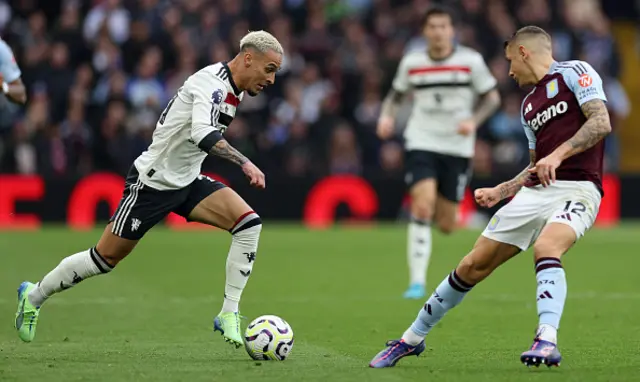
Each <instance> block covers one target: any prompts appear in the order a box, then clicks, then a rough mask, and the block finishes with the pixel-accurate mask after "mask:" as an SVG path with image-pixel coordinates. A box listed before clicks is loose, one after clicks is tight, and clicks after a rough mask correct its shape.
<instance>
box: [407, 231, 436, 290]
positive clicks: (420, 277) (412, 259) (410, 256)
mask: <svg viewBox="0 0 640 382" xmlns="http://www.w3.org/2000/svg"><path fill="white" fill-rule="evenodd" d="M407 239H408V243H407V262H408V264H409V280H410V285H414V284H420V285H425V284H426V282H427V268H428V267H429V259H430V258H431V225H430V224H429V222H427V221H424V220H419V219H415V218H412V219H411V222H410V223H409V234H408V237H407Z"/></svg>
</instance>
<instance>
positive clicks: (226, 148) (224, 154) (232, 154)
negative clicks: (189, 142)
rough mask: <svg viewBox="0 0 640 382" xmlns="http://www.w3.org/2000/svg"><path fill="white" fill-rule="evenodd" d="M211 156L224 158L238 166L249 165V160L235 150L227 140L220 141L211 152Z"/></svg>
mask: <svg viewBox="0 0 640 382" xmlns="http://www.w3.org/2000/svg"><path fill="white" fill-rule="evenodd" d="M209 154H212V155H215V156H219V157H221V158H224V159H226V160H228V161H230V162H233V163H235V164H237V165H238V166H242V165H243V164H245V163H247V162H248V161H249V159H247V157H245V156H244V155H242V154H241V153H240V152H239V151H238V150H236V149H235V148H233V146H231V145H230V144H229V142H227V141H226V140H225V139H221V140H219V141H218V142H217V143H216V144H215V145H214V146H213V147H212V148H211V151H209Z"/></svg>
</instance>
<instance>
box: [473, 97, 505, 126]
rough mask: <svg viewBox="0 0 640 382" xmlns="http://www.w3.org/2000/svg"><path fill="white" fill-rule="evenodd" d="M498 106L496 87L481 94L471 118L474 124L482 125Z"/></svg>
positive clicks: (498, 99)
mask: <svg viewBox="0 0 640 382" xmlns="http://www.w3.org/2000/svg"><path fill="white" fill-rule="evenodd" d="M499 107H500V93H499V92H498V89H493V90H491V91H489V92H488V93H487V94H485V95H484V96H482V98H481V99H480V101H479V102H478V106H477V107H476V111H475V112H474V113H473V120H474V122H475V123H476V126H480V125H482V124H483V123H484V122H485V121H486V120H487V119H489V117H491V116H492V115H493V114H494V113H495V112H496V111H497V110H498V108H499Z"/></svg>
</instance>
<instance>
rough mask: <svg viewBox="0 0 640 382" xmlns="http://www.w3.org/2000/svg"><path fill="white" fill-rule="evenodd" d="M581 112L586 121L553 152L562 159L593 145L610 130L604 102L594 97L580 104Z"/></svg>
mask: <svg viewBox="0 0 640 382" xmlns="http://www.w3.org/2000/svg"><path fill="white" fill-rule="evenodd" d="M582 113H583V114H584V115H585V117H587V121H586V122H585V123H584V124H583V125H582V127H581V128H580V130H578V131H577V132H576V133H575V135H574V136H573V137H571V138H570V139H569V140H568V141H566V142H565V143H563V144H562V145H560V146H559V147H558V148H557V149H556V150H555V152H554V153H555V154H556V155H558V156H560V158H562V160H564V159H567V158H569V157H571V156H573V155H576V154H578V153H581V152H583V151H585V150H588V149H589V148H591V147H593V146H594V145H595V144H596V143H598V142H600V140H602V139H603V138H604V137H606V136H607V134H609V133H610V132H611V121H610V119H609V112H608V111H607V107H606V105H605V104H604V102H603V101H602V100H600V99H594V100H591V101H588V102H585V103H584V104H583V105H582Z"/></svg>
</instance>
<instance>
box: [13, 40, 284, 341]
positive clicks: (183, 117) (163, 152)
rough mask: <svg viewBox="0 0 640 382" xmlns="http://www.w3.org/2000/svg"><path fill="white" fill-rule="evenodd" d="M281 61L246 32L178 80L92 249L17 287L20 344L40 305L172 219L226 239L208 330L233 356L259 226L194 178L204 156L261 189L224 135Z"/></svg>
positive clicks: (219, 188) (216, 188)
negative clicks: (227, 54)
mask: <svg viewBox="0 0 640 382" xmlns="http://www.w3.org/2000/svg"><path fill="white" fill-rule="evenodd" d="M282 56H283V50H282V46H281V45H280V43H279V42H278V41H277V40H276V39H275V37H273V36H272V35H271V34H269V33H267V32H265V31H257V32H251V33H249V34H247V35H246V36H245V37H244V38H242V40H241V41H240V52H239V53H238V55H237V56H236V57H235V58H234V59H233V60H231V61H230V62H228V63H226V62H220V63H217V64H214V65H210V66H207V67H205V68H203V69H201V70H199V71H198V72H196V73H195V74H193V75H192V76H190V77H189V78H188V79H187V80H186V81H185V83H184V85H183V86H182V87H181V88H180V89H178V91H177V93H176V95H175V96H174V97H173V98H172V99H171V101H170V102H169V103H168V105H167V107H166V108H165V110H164V111H163V113H162V114H161V115H160V118H159V120H158V123H157V125H156V129H155V131H154V133H153V141H152V143H151V145H150V146H149V148H148V149H147V151H145V152H143V153H142V154H141V155H140V156H139V157H138V158H137V159H136V160H135V162H134V163H133V166H132V167H131V169H130V171H129V174H128V175H127V178H126V183H125V189H124V193H123V197H122V200H121V201H120V205H119V206H118V208H117V210H116V212H115V214H114V215H113V217H112V218H111V221H110V222H109V224H108V225H107V227H106V229H105V231H104V233H103V234H102V237H101V238H100V240H99V241H98V243H97V245H96V246H95V247H93V248H90V249H87V250H84V251H82V252H79V253H76V254H74V255H71V256H69V257H67V258H65V259H63V260H62V261H61V262H60V264H59V265H58V266H57V267H56V268H55V269H53V270H52V271H51V272H49V273H48V274H47V275H45V276H44V278H42V280H40V281H39V282H38V283H37V284H33V283H30V282H26V281H25V282H23V283H22V284H21V285H20V287H19V288H18V311H17V313H16V320H15V327H16V329H17V330H18V335H19V337H20V338H21V339H22V340H23V341H25V342H30V341H32V340H33V338H34V336H35V331H36V324H37V320H38V316H39V312H40V307H41V306H42V304H43V303H44V302H45V301H46V300H47V299H48V298H50V297H51V296H52V295H53V294H55V293H59V292H62V291H63V290H66V289H69V288H71V287H73V286H75V285H76V284H78V283H79V282H80V281H82V280H85V279H87V278H89V277H92V276H96V275H101V274H105V273H108V272H110V271H111V270H112V269H113V268H114V267H115V266H116V265H117V264H118V263H119V262H120V261H121V260H122V259H124V258H125V257H126V256H127V255H128V254H129V253H131V251H132V250H133V249H134V248H135V246H136V244H137V243H138V241H139V240H140V239H141V238H142V236H143V235H144V234H145V233H146V232H147V231H148V230H149V229H151V228H152V227H153V226H155V225H156V224H157V223H159V222H160V221H161V220H162V219H164V218H165V217H166V216H167V215H168V214H169V213H170V212H175V213H177V214H179V215H181V216H184V217H185V218H187V220H189V221H196V222H201V223H205V224H208V225H211V226H215V227H219V228H222V229H225V230H228V231H229V232H230V233H231V235H232V241H231V248H230V250H229V254H228V257H227V264H226V286H225V290H224V302H223V305H222V309H221V311H220V314H219V315H218V316H217V317H216V318H215V320H214V329H215V330H217V331H220V332H221V333H222V335H223V336H224V338H225V340H226V341H227V342H230V343H232V344H235V345H236V347H240V346H241V345H242V344H243V343H244V342H243V337H242V334H241V333H240V317H239V315H238V303H239V301H240V296H241V294H242V291H243V289H244V287H245V285H246V284H247V280H248V278H249V275H250V274H251V270H252V268H253V263H254V261H255V259H256V251H257V248H258V239H259V237H260V231H261V229H262V221H261V220H260V217H259V216H258V214H256V213H255V212H254V211H253V210H252V209H251V207H249V206H248V205H247V203H246V202H245V201H244V200H243V199H242V198H241V197H240V196H239V195H238V194H237V193H236V192H235V191H233V190H232V189H231V188H228V187H226V186H225V185H224V184H222V183H220V182H218V181H215V180H213V179H210V178H208V177H206V176H203V175H200V169H201V166H202V162H203V161H204V159H205V158H206V156H207V155H215V156H218V157H222V158H225V159H227V160H229V161H231V162H233V163H235V164H237V165H238V166H240V168H241V169H242V171H243V172H244V173H245V175H246V176H247V178H248V179H249V181H250V183H251V185H253V186H255V187H258V188H264V187H265V176H264V174H263V173H262V171H260V170H259V169H258V168H257V167H256V166H255V165H254V164H253V163H252V162H251V161H250V160H249V159H247V158H246V157H245V156H244V155H242V154H241V153H240V152H238V151H237V150H236V149H234V148H233V147H231V146H230V145H229V143H228V142H227V141H226V140H225V139H224V138H223V135H222V134H223V133H224V132H225V130H226V129H227V128H228V127H229V124H230V123H231V121H232V120H233V118H234V116H235V114H236V107H237V106H238V104H239V103H240V101H241V100H242V98H243V96H244V93H245V92H246V93H248V94H249V95H251V96H255V95H257V94H258V93H260V92H261V91H262V90H263V89H264V88H265V87H266V86H268V85H271V84H273V83H274V81H275V73H276V71H277V70H278V69H279V67H280V65H281V63H282Z"/></svg>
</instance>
